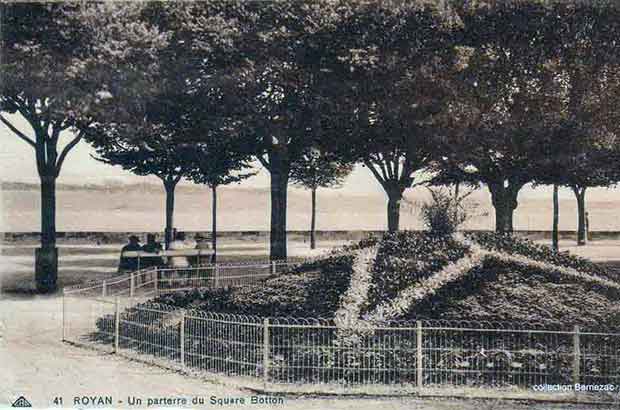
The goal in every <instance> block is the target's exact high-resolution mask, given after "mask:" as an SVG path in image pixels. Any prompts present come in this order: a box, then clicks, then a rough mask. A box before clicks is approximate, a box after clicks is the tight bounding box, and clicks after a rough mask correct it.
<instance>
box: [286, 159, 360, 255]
mask: <svg viewBox="0 0 620 410" xmlns="http://www.w3.org/2000/svg"><path fill="white" fill-rule="evenodd" d="M352 170H353V166H352V165H351V164H347V163H341V162H338V161H335V160H334V159H333V158H330V156H329V155H326V154H325V153H323V152H321V151H320V150H317V149H311V150H309V151H308V152H307V153H306V154H304V156H303V157H302V158H301V159H299V160H297V163H296V164H295V166H294V167H293V168H292V170H291V180H292V181H293V183H295V184H297V185H300V186H303V187H304V188H307V189H309V190H310V192H311V195H312V216H311V222H310V249H316V237H315V228H316V191H317V189H318V188H319V187H321V188H335V187H338V186H340V185H341V184H342V182H343V180H344V179H345V178H346V177H347V176H348V175H349V174H350V173H351V171H352Z"/></svg>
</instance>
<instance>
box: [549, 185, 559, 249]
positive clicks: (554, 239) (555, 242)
mask: <svg viewBox="0 0 620 410" xmlns="http://www.w3.org/2000/svg"><path fill="white" fill-rule="evenodd" d="M559 220H560V205H559V200H558V184H553V232H552V234H551V247H552V248H553V250H555V251H556V252H557V251H558V250H559V248H560V246H559V243H560V238H559V236H560V235H559V232H558V223H559Z"/></svg>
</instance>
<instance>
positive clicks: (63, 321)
mask: <svg viewBox="0 0 620 410" xmlns="http://www.w3.org/2000/svg"><path fill="white" fill-rule="evenodd" d="M65 303H66V302H65V291H64V289H63V291H62V341H63V342H64V341H65V340H66V339H65V323H66V322H65V316H66V315H67V308H66V306H65Z"/></svg>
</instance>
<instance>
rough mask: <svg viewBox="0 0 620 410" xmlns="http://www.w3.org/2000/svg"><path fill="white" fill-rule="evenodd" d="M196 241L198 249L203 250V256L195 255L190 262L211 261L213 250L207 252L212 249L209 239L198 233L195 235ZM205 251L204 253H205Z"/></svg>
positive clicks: (196, 263) (197, 263)
mask: <svg viewBox="0 0 620 410" xmlns="http://www.w3.org/2000/svg"><path fill="white" fill-rule="evenodd" d="M194 241H195V242H196V249H199V250H200V251H201V256H195V257H193V258H191V259H190V262H191V263H192V264H193V265H200V264H201V263H205V262H209V260H210V258H211V252H206V251H208V250H209V249H211V244H210V243H209V239H208V238H205V237H204V236H202V234H200V233H197V234H196V236H194ZM203 251H205V252H204V254H203Z"/></svg>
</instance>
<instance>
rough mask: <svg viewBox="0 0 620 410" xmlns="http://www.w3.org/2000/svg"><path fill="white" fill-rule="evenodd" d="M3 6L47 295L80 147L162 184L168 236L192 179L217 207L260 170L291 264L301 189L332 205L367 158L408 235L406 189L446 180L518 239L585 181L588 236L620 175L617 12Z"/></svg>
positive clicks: (364, 6)
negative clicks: (549, 200)
mask: <svg viewBox="0 0 620 410" xmlns="http://www.w3.org/2000/svg"><path fill="white" fill-rule="evenodd" d="M0 7H1V8H2V10H1V12H2V16H3V28H2V30H3V32H2V38H1V39H0V41H1V42H2V51H3V56H4V58H3V60H2V61H0V65H1V68H2V73H3V81H2V85H1V90H2V91H1V94H0V104H1V106H0V109H1V110H2V113H3V114H2V116H0V120H1V121H2V122H3V123H4V124H5V125H6V126H7V127H8V128H9V129H10V130H11V131H12V132H13V133H14V134H15V135H16V136H17V137H19V138H21V139H22V140H24V141H25V142H26V143H28V144H29V145H31V146H32V147H33V149H34V152H35V155H36V158H37V169H38V171H39V175H40V176H41V188H42V189H41V195H42V244H41V249H40V250H38V256H37V269H36V270H37V275H36V276H37V283H38V284H39V287H40V289H41V290H46V289H53V288H54V286H55V276H56V266H57V253H56V248H55V222H54V221H55V215H54V212H55V211H54V210H55V193H54V189H55V188H54V187H55V180H56V178H57V177H58V175H59V172H60V169H61V166H62V163H63V161H64V160H65V158H66V157H67V154H68V152H69V151H70V150H71V149H72V148H73V147H74V146H75V145H76V144H77V143H78V142H79V141H80V140H81V139H85V140H87V141H88V142H89V143H91V144H92V145H93V146H94V147H95V149H96V152H97V154H96V157H97V158H98V159H101V160H103V161H105V162H108V163H111V164H118V165H121V166H123V167H125V168H126V169H129V170H131V171H133V172H135V173H137V174H140V175H156V176H158V177H159V178H160V179H161V180H162V182H163V185H164V187H165V190H166V194H167V195H166V196H167V199H166V204H167V207H166V208H167V211H166V239H167V241H168V240H169V238H170V234H171V232H172V226H173V221H172V215H173V208H174V189H175V187H176V185H177V184H178V182H179V181H180V180H181V178H187V179H190V180H192V181H195V182H197V183H201V184H206V185H208V186H209V187H211V188H212V192H213V196H214V201H213V203H214V206H215V198H216V192H217V187H218V186H220V185H222V184H227V183H231V182H235V181H240V180H242V179H244V178H246V177H248V176H250V175H252V174H253V171H252V170H251V168H250V167H251V164H252V163H253V162H254V161H258V162H260V163H261V164H262V166H263V167H264V168H265V169H266V170H267V171H268V172H269V174H270V177H271V232H270V233H271V235H270V238H271V239H270V241H271V258H273V259H280V258H286V254H287V251H286V205H287V187H288V185H289V182H290V181H291V180H296V181H301V182H302V183H304V184H305V185H306V186H307V187H309V188H310V189H312V190H313V192H314V191H315V190H316V188H317V187H319V186H323V185H329V184H332V183H335V182H338V180H339V179H341V178H342V176H343V175H346V173H347V172H348V171H349V170H350V169H351V166H352V164H355V163H361V164H363V165H364V166H366V167H368V169H369V170H370V171H371V172H372V174H373V175H374V176H375V177H376V179H377V180H378V182H379V183H380V184H381V186H382V187H383V188H384V190H385V192H386V195H387V198H388V205H387V215H388V218H387V220H388V229H389V230H397V229H398V227H399V212H400V202H401V201H402V198H403V194H404V192H405V190H407V189H408V188H410V187H411V186H412V185H414V184H416V183H418V182H420V181H421V180H426V179H428V177H429V175H430V176H432V178H431V180H430V183H432V184H470V185H474V186H479V185H480V184H484V185H486V186H487V187H488V189H489V191H490V193H491V196H492V202H493V205H494V207H495V211H496V229H497V230H498V231H500V232H510V231H512V229H513V222H512V219H513V213H514V211H515V209H516V207H517V205H518V201H517V199H518V193H519V191H520V189H521V188H522V187H523V186H524V185H526V184H528V183H534V184H553V185H555V186H569V187H571V188H572V189H573V190H574V192H575V195H576V197H577V199H578V203H579V204H580V206H579V211H580V212H579V220H580V225H579V232H580V234H579V235H580V237H583V232H584V230H583V225H584V224H583V215H584V213H585V205H584V204H585V192H586V189H587V188H588V187H592V186H609V185H611V184H613V183H615V182H616V181H617V180H618V167H617V163H618V162H617V157H618V155H617V152H618V145H619V144H618V143H617V140H616V136H617V135H618V129H617V127H618V125H619V124H620V121H619V119H620V118H618V114H619V110H618V108H617V107H618V101H617V98H618V96H619V95H620V94H619V86H620V70H619V68H620V64H619V63H620V62H619V61H618V58H620V52H619V51H620V42H619V41H618V38H620V10H618V8H617V7H616V6H615V5H613V4H608V3H600V4H599V3H597V2H591V3H585V2H577V1H575V2H566V1H562V2H559V1H558V2H555V1H548V2H541V1H534V0H532V1H503V2H495V1H483V0H480V1H474V2H462V1H456V0H455V1H444V2H438V3H437V4H430V3H429V2H425V1H419V2H418V1H412V2H401V1H381V2H359V1H353V0H318V1H314V2H298V1H280V2H244V1H227V2H195V3H192V2H181V3H159V2H150V3H102V4H99V3H78V4H64V3H54V4H3V5H1V6H0ZM11 114H20V115H21V116H23V117H24V118H25V119H26V120H27V121H28V123H29V124H30V125H31V127H32V133H31V134H27V133H25V132H23V131H21V130H19V129H18V128H17V127H16V126H15V125H14V124H13V122H12V121H11V119H12V116H11ZM69 131H72V133H71V134H72V139H70V142H69V143H68V144H66V145H65V146H64V148H62V150H60V153H59V152H58V150H59V148H60V147H59V140H60V136H61V134H62V133H63V132H69ZM314 198H315V196H314V195H313V203H314ZM213 212H215V208H214V210H213ZM213 221H214V224H215V218H213ZM214 228H215V226H214Z"/></svg>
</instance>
